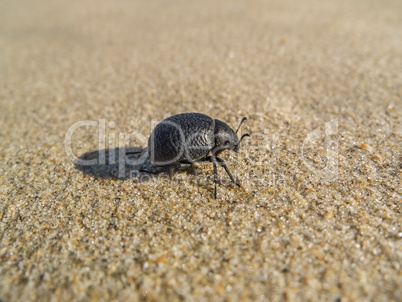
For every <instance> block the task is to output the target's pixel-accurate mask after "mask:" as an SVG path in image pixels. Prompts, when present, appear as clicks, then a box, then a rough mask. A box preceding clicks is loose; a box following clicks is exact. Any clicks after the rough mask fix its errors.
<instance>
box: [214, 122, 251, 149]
mask: <svg viewBox="0 0 402 302" xmlns="http://www.w3.org/2000/svg"><path fill="white" fill-rule="evenodd" d="M246 119H247V118H246V117H244V118H243V119H242V120H241V122H240V125H239V127H238V128H237V131H236V132H234V131H233V129H232V128H230V127H229V126H228V125H227V124H226V123H224V122H222V121H220V120H215V131H214V132H215V148H214V149H215V150H216V155H218V154H219V153H221V152H222V151H224V150H233V151H235V152H238V151H239V149H240V143H241V141H242V139H243V138H244V137H246V136H250V135H249V134H248V133H247V134H243V135H242V137H241V138H240V139H239V138H238V137H237V132H238V131H239V129H240V126H241V124H242V123H243V122H244V121H245V120H246Z"/></svg>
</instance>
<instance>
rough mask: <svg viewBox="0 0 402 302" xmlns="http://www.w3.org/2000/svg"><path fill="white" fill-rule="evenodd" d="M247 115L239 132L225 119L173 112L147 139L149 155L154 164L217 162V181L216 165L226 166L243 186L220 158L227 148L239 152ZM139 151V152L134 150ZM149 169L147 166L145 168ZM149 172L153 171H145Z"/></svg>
mask: <svg viewBox="0 0 402 302" xmlns="http://www.w3.org/2000/svg"><path fill="white" fill-rule="evenodd" d="M246 119H247V118H246V117H244V118H243V119H242V120H241V122H240V124H239V126H238V128H237V130H236V132H234V131H233V130H232V128H230V127H229V126H228V125H227V124H226V123H224V122H222V121H220V120H217V119H212V118H211V117H209V116H207V115H205V114H201V113H182V114H177V115H173V116H171V117H169V118H167V119H165V120H163V121H162V122H160V123H159V124H158V125H157V126H156V127H155V129H154V130H153V131H152V133H151V136H150V137H149V140H148V148H147V150H148V155H149V159H150V161H151V164H152V165H153V166H158V167H161V166H174V165H178V164H192V163H194V162H201V161H209V162H212V163H213V165H214V182H215V194H214V197H215V199H216V184H217V182H218V173H217V165H220V166H221V167H223V168H224V169H225V171H226V173H227V174H228V175H229V177H230V180H231V181H232V182H233V183H234V184H236V185H237V186H239V187H240V184H239V183H237V182H236V181H235V180H234V178H233V176H232V174H231V173H230V171H229V169H228V167H227V166H226V164H225V162H224V161H223V159H221V158H219V157H218V156H219V154H221V153H222V152H223V151H224V150H233V151H235V152H238V150H239V148H240V143H241V141H242V139H243V138H244V137H246V136H250V135H249V134H244V135H242V137H241V138H240V139H239V138H238V137H237V132H238V131H239V129H240V126H241V125H242V123H243V122H244V121H245V120H246ZM135 153H137V152H135ZM142 171H146V170H142ZM146 172H150V171H146Z"/></svg>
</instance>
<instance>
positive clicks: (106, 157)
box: [75, 147, 197, 182]
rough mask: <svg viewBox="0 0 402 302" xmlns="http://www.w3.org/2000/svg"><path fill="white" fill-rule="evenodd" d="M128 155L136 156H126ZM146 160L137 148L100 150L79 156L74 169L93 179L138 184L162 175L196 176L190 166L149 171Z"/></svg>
mask: <svg viewBox="0 0 402 302" xmlns="http://www.w3.org/2000/svg"><path fill="white" fill-rule="evenodd" d="M129 153H137V154H130V155H128V154H129ZM126 154H127V155H126ZM146 160H147V154H145V150H144V149H142V148H139V147H134V148H124V149H121V148H115V149H102V150H96V151H92V152H87V153H85V154H83V155H81V156H80V157H79V158H78V159H77V160H76V161H75V167H76V169H78V170H80V171H82V172H84V173H85V174H86V175H89V176H93V177H94V178H95V179H113V180H117V179H119V180H128V179H136V181H138V182H146V181H149V180H150V179H151V178H152V177H151V176H152V175H160V174H163V173H165V174H167V175H169V176H170V177H173V176H174V175H175V174H177V173H181V172H184V173H186V174H190V175H196V174H197V172H196V169H195V168H194V167H193V166H191V165H184V166H175V167H168V168H157V169H149V168H148V167H146ZM144 166H145V168H144ZM143 170H146V171H143Z"/></svg>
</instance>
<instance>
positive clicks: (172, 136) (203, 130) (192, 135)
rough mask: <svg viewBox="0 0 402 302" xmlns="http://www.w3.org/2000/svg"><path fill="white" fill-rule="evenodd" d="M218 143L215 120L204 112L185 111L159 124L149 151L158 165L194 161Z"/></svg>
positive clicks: (149, 142) (154, 131)
mask: <svg viewBox="0 0 402 302" xmlns="http://www.w3.org/2000/svg"><path fill="white" fill-rule="evenodd" d="M213 146H214V120H213V119H212V118H210V117H209V116H207V115H204V114H200V113H183V114H178V115H174V116H171V117H169V118H167V119H166V120H164V121H162V122H161V123H159V124H158V125H157V126H156V127H155V129H154V130H153V131H152V134H151V136H150V138H149V140H148V152H149V155H150V159H151V161H152V162H153V163H154V164H156V165H169V164H174V163H178V162H193V161H196V160H198V159H200V158H202V157H204V156H206V155H207V154H208V152H209V151H210V150H211V149H212V148H213Z"/></svg>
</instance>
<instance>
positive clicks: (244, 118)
mask: <svg viewBox="0 0 402 302" xmlns="http://www.w3.org/2000/svg"><path fill="white" fill-rule="evenodd" d="M245 120H247V117H243V118H242V119H241V122H240V124H239V127H237V130H236V134H237V132H239V129H240V127H241V124H243V122H244V121H245ZM240 140H241V139H240Z"/></svg>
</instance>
